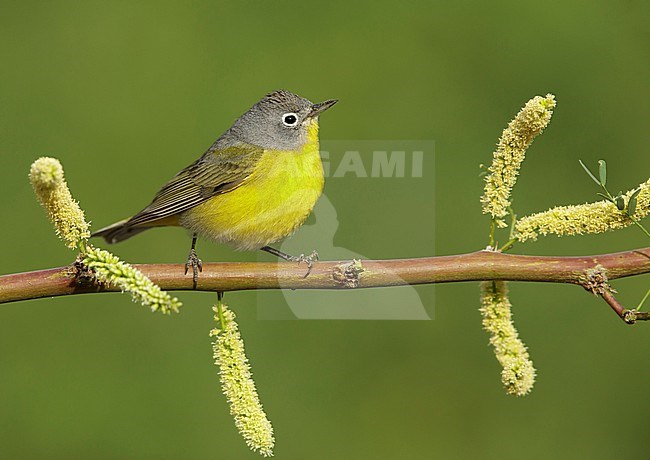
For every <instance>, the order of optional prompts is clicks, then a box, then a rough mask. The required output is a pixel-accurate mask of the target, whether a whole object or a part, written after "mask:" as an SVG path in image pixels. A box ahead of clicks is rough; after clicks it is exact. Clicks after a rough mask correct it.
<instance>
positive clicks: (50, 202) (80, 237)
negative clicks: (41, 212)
mask: <svg viewBox="0 0 650 460" xmlns="http://www.w3.org/2000/svg"><path fill="white" fill-rule="evenodd" d="M29 180H30V182H31V183H32V187H33V188H34V192H36V197H37V198H38V201H40V203H41V205H42V206H43V207H44V208H45V210H46V211H47V214H48V216H49V218H50V220H51V221H52V223H53V224H54V228H55V230H56V234H57V235H58V236H59V238H61V239H62V240H63V242H64V243H65V244H66V246H68V247H69V248H71V249H74V248H77V247H79V246H80V245H81V244H82V243H83V242H84V241H86V240H88V238H90V230H89V225H88V223H87V222H86V220H85V218H84V212H83V211H82V210H81V208H80V207H79V204H78V203H77V202H76V201H75V200H74V199H73V198H72V195H71V194H70V190H69V189H68V185H67V184H66V182H65V178H64V177H63V167H62V166H61V163H60V162H59V160H57V159H56V158H49V157H42V158H39V159H38V160H36V161H35V162H34V163H32V166H31V168H30V170H29Z"/></svg>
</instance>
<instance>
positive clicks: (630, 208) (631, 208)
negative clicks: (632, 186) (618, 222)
mask: <svg viewBox="0 0 650 460" xmlns="http://www.w3.org/2000/svg"><path fill="white" fill-rule="evenodd" d="M639 193H641V188H640V187H639V188H638V189H636V190H635V191H634V192H633V193H632V195H630V199H629V200H628V202H627V215H628V216H633V215H634V213H635V212H636V199H637V197H638V196H639Z"/></svg>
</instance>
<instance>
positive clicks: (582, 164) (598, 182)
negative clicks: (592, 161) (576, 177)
mask: <svg viewBox="0 0 650 460" xmlns="http://www.w3.org/2000/svg"><path fill="white" fill-rule="evenodd" d="M578 161H579V162H580V166H582V169H584V170H585V171H586V172H587V174H589V177H591V178H592V179H593V180H594V182H595V183H597V184H598V185H602V184H601V183H600V181H599V180H598V179H596V176H594V175H593V174H592V173H591V171H589V168H587V167H586V166H585V164H584V163H583V162H582V160H578Z"/></svg>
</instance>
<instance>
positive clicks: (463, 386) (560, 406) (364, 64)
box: [0, 0, 650, 459]
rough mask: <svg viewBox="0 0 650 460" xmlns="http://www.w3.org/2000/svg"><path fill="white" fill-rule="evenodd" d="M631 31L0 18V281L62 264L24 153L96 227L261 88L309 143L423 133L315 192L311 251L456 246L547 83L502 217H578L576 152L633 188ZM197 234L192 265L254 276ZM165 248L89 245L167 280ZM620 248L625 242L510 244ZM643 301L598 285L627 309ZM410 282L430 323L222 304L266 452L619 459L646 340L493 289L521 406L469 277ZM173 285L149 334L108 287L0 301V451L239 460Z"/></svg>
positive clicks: (643, 155) (598, 9)
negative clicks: (508, 328) (245, 367)
mask: <svg viewBox="0 0 650 460" xmlns="http://www.w3.org/2000/svg"><path fill="white" fill-rule="evenodd" d="M649 19H650V5H649V4H648V2H646V1H640V0H638V1H635V0H630V1H625V2H616V1H594V0H591V1H574V0H569V1H565V2H554V3H551V2H549V3H548V4H546V3H544V2H535V3H533V2H529V3H526V2H515V1H506V2H489V3H488V2H409V3H404V4H402V5H399V4H396V3H395V2H383V1H382V2H380V1H373V2H337V1H330V2H323V3H316V2H228V3H224V2H215V1H193V2H140V1H133V2H126V1H113V2H95V1H86V2H62V1H56V2H55V1H51V2H47V1H43V2H34V1H20V2H18V1H15V2H13V1H2V2H0V56H1V58H2V60H1V62H2V66H1V70H0V171H1V180H0V192H1V193H2V200H1V201H0V212H1V213H2V216H3V220H2V221H3V225H2V230H1V232H2V243H0V244H1V245H2V248H1V253H2V257H1V258H0V273H11V272H19V271H28V270H35V269H39V268H46V267H54V266H61V265H65V264H67V263H69V262H70V261H71V260H72V259H73V257H74V254H73V253H71V252H70V251H68V250H66V248H64V247H63V245H62V244H61V243H60V242H59V241H58V240H57V239H56V237H55V236H54V234H53V232H52V229H51V226H50V224H49V223H48V222H47V221H46V219H45V217H44V213H43V211H42V210H41V209H40V208H39V206H38V205H37V203H36V201H35V199H34V197H33V194H32V191H31V189H30V186H29V183H28V181H27V171H28V168H29V165H30V163H31V162H32V161H33V160H34V159H35V158H37V157H38V156H41V155H51V156H55V157H57V158H59V159H60V160H61V161H62V162H63V165H64V167H65V171H66V176H67V179H68V182H69V185H70V186H71V188H72V190H73V193H74V195H75V197H76V198H77V199H78V200H79V201H80V202H81V204H82V206H83V208H84V209H85V211H86V213H87V216H88V218H89V219H91V220H92V221H93V222H95V223H96V227H95V228H98V226H101V225H106V224H109V223H111V222H113V221H115V220H117V219H120V218H123V217H125V216H127V215H128V214H130V213H132V212H134V211H136V210H137V209H139V208H140V207H142V206H143V205H145V204H146V203H147V202H148V200H149V199H150V198H151V196H152V195H153V193H155V191H156V190H157V189H158V187H159V186H161V185H162V184H163V182H164V181H166V180H167V179H169V178H170V177H171V176H172V175H173V174H174V173H176V172H177V171H178V170H179V169H180V168H182V167H184V166H186V165H187V164H189V163H190V162H192V161H193V160H194V159H195V158H197V157H198V156H199V155H200V154H201V153H202V152H203V151H204V149H205V148H206V147H208V146H209V145H210V144H211V143H212V141H213V140H214V139H215V138H216V137H217V136H218V135H219V134H220V133H221V132H223V131H224V130H225V129H226V128H227V127H228V126H229V125H230V123H231V122H232V121H233V120H234V119H235V118H236V117H237V116H239V115H240V114H241V113H242V112H243V111H245V110H246V109H247V108H248V107H249V106H250V105H251V104H252V103H254V102H255V101H256V100H257V99H259V98H260V97H261V96H262V95H263V94H265V93H266V92H268V91H270V90H273V89H276V88H286V89H289V90H292V91H295V92H297V93H299V94H301V95H304V96H305V97H308V98H310V99H312V100H314V101H319V100H323V99H326V98H338V99H340V103H339V104H338V105H337V106H336V107H335V108H333V109H332V110H331V111H330V112H328V113H327V114H326V115H324V116H323V117H322V120H321V129H322V130H321V133H322V138H323V139H324V140H328V139H329V140H338V139H344V140H348V139H349V140H382V139H398V140H399V139H405V140H433V141H434V142H435V145H436V154H435V167H433V166H432V160H433V157H432V156H428V157H427V158H426V159H425V162H426V163H425V171H426V174H425V177H423V178H422V179H420V180H419V181H416V180H414V179H401V180H400V179H396V178H393V179H370V178H368V179H361V178H358V179H357V178H354V177H352V176H346V177H345V178H332V179H331V180H328V182H327V184H326V194H327V197H328V198H329V199H330V201H331V202H332V204H333V206H334V207H335V209H336V213H337V218H338V221H339V227H338V230H337V233H336V235H335V237H334V244H335V246H337V247H346V248H349V249H351V250H353V251H355V252H358V253H360V254H363V255H365V256H366V257H372V258H391V257H413V256H424V255H432V254H434V253H435V254H438V255H443V254H453V253H460V252H469V251H473V250H477V249H479V248H481V247H483V246H484V245H485V244H486V242H487V227H488V221H487V219H486V218H485V217H484V216H482V215H481V213H480V206H479V201H478V199H479V195H480V193H481V191H482V180H481V178H480V177H479V168H478V165H479V164H480V163H488V162H489V160H490V157H491V153H492V150H493V147H494V145H495V143H496V141H497V139H498V137H499V135H500V133H501V130H502V129H503V128H504V126H505V125H506V123H507V122H508V121H509V120H510V119H511V118H512V117H513V116H514V114H515V113H516V112H517V111H518V110H519V109H520V107H521V106H522V105H523V104H524V103H525V102H526V101H527V100H528V99H529V98H531V97H532V96H534V95H537V94H546V93H547V92H552V93H554V94H555V95H556V97H557V100H558V106H557V109H556V112H555V115H554V117H553V121H552V122H551V125H550V127H549V129H548V130H547V131H546V132H545V133H544V134H543V135H542V136H541V137H540V138H539V139H538V140H537V141H536V142H535V144H534V145H533V147H532V148H531V149H530V150H529V156H528V159H527V161H526V162H525V164H524V168H523V170H522V173H521V176H520V181H519V183H518V184H517V187H516V190H515V192H516V193H515V205H516V209H517V212H518V213H519V214H520V215H523V214H527V213H531V212H535V211H539V210H543V209H546V208H548V207H550V206H552V205H555V204H567V203H581V202H585V201H589V200H593V199H594V197H595V195H594V194H595V192H596V189H595V186H594V184H593V183H591V182H590V180H589V179H588V178H587V177H586V175H585V174H584V173H583V172H582V171H581V168H580V166H579V164H578V159H582V160H583V161H585V162H587V163H588V164H595V162H596V161H597V160H598V159H600V158H605V159H607V161H608V165H609V170H610V183H611V185H612V191H614V192H616V191H618V190H619V189H621V190H627V189H630V188H632V187H634V186H636V185H637V184H639V183H640V182H641V181H644V180H646V179H647V178H648V177H649V176H650V167H649V162H648V154H647V145H648V142H649V140H650V139H648V129H647V124H648V109H647V107H648V101H650V87H649V86H648V81H649V78H650V40H649V38H650V37H649V35H648V27H647V24H648V20H649ZM434 170H435V171H434ZM434 193H435V198H434V196H433V195H434ZM199 244H200V246H199V249H200V252H199V254H200V255H201V256H202V257H203V259H204V260H206V261H220V260H256V259H257V258H261V259H263V260H272V259H271V258H270V257H269V258H267V257H265V256H261V257H260V256H258V255H257V254H238V253H234V252H232V251H230V250H229V249H227V248H225V247H221V246H217V245H213V244H209V243H207V242H201V243H199ZM188 245H189V239H188V238H187V234H186V233H185V232H184V231H182V230H178V229H165V230H156V231H152V232H148V233H147V234H145V235H142V236H140V237H138V238H135V239H133V240H129V241H128V242H125V243H123V244H120V245H118V246H115V247H112V248H111V249H112V250H114V251H115V252H116V253H117V254H118V255H120V256H121V257H123V258H124V259H126V260H128V261H132V262H154V261H155V262H176V263H178V262H181V261H183V260H184V258H185V256H186V254H187V250H188ZM648 245H649V244H648V240H647V238H645V237H644V236H643V235H642V234H641V232H640V231H638V230H636V229H626V230H624V231H620V232H617V233H612V234H607V235H597V236H592V237H582V238H566V239H557V238H554V237H553V238H547V239H543V240H540V241H538V242H536V243H530V244H526V245H525V246H522V245H519V246H518V247H516V248H515V251H514V252H524V253H531V254H549V255H550V254H554V255H557V254H561V255H580V254H590V253H602V252H613V251H618V250H624V249H630V248H635V247H642V246H648ZM305 249H306V250H310V249H312V248H305ZM321 255H322V256H323V257H324V258H329V257H328V254H327V253H321ZM649 284H650V283H649V282H648V278H647V277H638V278H635V279H628V280H622V281H617V282H616V283H615V284H614V286H615V287H616V288H617V289H619V291H620V299H621V300H622V301H623V302H624V303H625V304H626V305H629V306H635V305H636V303H637V302H638V301H639V300H640V298H641V297H642V295H643V294H644V292H645V291H646V289H647V288H648V287H649ZM417 291H418V293H419V294H420V297H421V299H422V301H423V303H424V305H425V306H426V308H427V311H428V313H429V315H430V316H431V317H432V318H434V319H433V320H432V321H260V320H259V319H258V318H259V317H260V316H263V311H265V310H264V309H267V308H269V309H270V308H274V307H277V306H278V305H282V303H283V302H284V301H283V298H282V296H281V295H280V294H279V293H277V292H260V293H255V292H251V293H231V294H228V295H227V301H228V303H229V304H231V306H232V307H233V308H234V309H235V311H236V312H237V313H238V317H239V323H240V327H241V330H242V333H243V335H244V337H245V339H246V345H247V352H248V355H249V357H250V359H251V361H252V364H253V371H254V373H255V377H256V382H257V385H258V388H259V391H260V393H261V397H262V401H263V403H264V405H265V409H266V411H267V413H268V414H269V416H270V418H271V420H272V422H273V424H274V427H275V430H276V438H277V447H276V456H277V458H281V459H284V458H286V459H305V458H309V459H332V458H342V459H348V458H350V459H352V458H354V459H361V458H372V459H392V458H415V459H417V458H476V457H480V458H548V457H549V456H560V455H561V456H563V457H565V458H576V457H583V458H584V457H588V458H611V457H613V456H616V457H617V458H635V457H637V458H638V457H642V456H647V452H648V447H649V444H650V442H649V441H648V438H647V429H648V425H647V424H648V408H649V406H650V396H649V395H648V392H647V391H645V388H646V385H647V383H648V381H649V380H650V366H648V350H649V345H650V329H648V327H649V325H647V324H640V325H637V326H635V327H626V326H624V325H623V324H622V322H621V321H619V320H618V319H617V318H616V317H615V316H614V314H613V313H612V312H611V311H610V310H609V309H608V307H607V306H606V305H605V304H604V303H603V302H602V301H598V299H596V298H594V297H593V296H590V295H587V294H586V293H585V292H584V291H582V290H581V289H579V288H577V287H571V286H555V285H540V284H525V283H519V284H514V285H512V286H511V291H512V296H511V300H512V302H513V304H514V305H515V311H514V314H515V318H516V323H517V326H518V329H519V332H520V334H521V335H522V337H523V339H524V341H525V342H526V344H527V345H528V346H529V348H530V351H531V355H532V358H533V360H534V362H535V365H536V367H537V369H538V372H539V376H538V381H537V384H536V386H535V389H534V391H533V393H532V394H531V395H529V396H527V397H524V398H513V397H509V396H506V395H505V393H504V391H503V389H502V388H501V384H500V380H499V371H500V369H499V367H498V365H497V362H496V360H495V358H494V356H493V354H492V350H491V349H490V348H489V347H488V345H487V341H488V337H487V335H486V334H485V333H484V331H482V330H481V324H480V315H479V313H478V311H477V308H478V289H477V285H476V283H460V284H454V285H440V286H436V287H435V288H434V287H433V286H424V287H418V288H417ZM312 294H313V295H314V296H318V295H319V293H318V292H313V293H312ZM345 295H346V294H345V293H340V296H345ZM179 296H180V298H181V299H182V300H183V301H184V302H185V308H184V309H183V311H182V313H181V314H180V315H174V316H172V317H162V316H160V315H154V314H151V313H149V312H148V311H147V310H146V309H145V308H143V307H141V306H138V305H135V304H132V303H131V302H130V301H129V299H128V298H127V297H126V296H120V295H118V294H109V295H84V296H75V297H67V298H56V299H42V300H37V301H29V302H21V303H14V304H7V305H2V306H1V313H0V318H1V320H0V456H2V457H3V458H21V459H30V458H51V459H59V458H66V459H69V458H97V459H102V458H106V459H109V458H111V459H112V458H134V459H135V458H161V459H163V458H169V459H172V458H188V459H204V458H205V459H208V458H242V459H244V458H257V455H256V454H253V453H251V452H249V451H248V449H247V447H246V446H245V444H244V442H243V441H242V439H241V438H240V437H239V435H238V433H237V432H236V430H235V427H234V423H233V421H232V419H231V418H230V416H229V415H228V408H227V405H226V403H225V401H224V398H223V396H222V395H221V394H220V389H219V383H218V379H217V373H216V368H215V367H214V366H213V365H212V364H211V361H212V358H211V348H210V339H209V337H208V331H209V329H210V328H211V327H212V312H211V309H210V307H211V305H212V302H213V300H214V296H213V295H211V294H209V293H179ZM395 308H399V305H396V306H395ZM258 310H259V311H260V312H258Z"/></svg>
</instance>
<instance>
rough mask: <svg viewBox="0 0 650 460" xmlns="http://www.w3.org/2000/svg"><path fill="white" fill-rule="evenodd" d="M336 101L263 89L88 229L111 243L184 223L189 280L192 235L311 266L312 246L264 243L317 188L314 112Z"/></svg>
mask: <svg viewBox="0 0 650 460" xmlns="http://www.w3.org/2000/svg"><path fill="white" fill-rule="evenodd" d="M336 102H337V101H336V100H334V99H330V100H327V101H325V102H321V103H319V104H313V103H311V102H310V101H308V100H307V99H305V98H302V97H300V96H298V95H296V94H293V93H290V92H289V91H284V90H279V91H274V92H272V93H270V94H267V95H266V96H265V97H264V98H262V100H260V101H259V102H257V103H256V104H255V105H254V106H253V107H252V108H251V109H250V110H248V112H246V113H245V114H243V115H242V116H241V117H239V118H238V119H237V120H236V121H235V122H234V123H233V125H232V126H231V127H230V128H229V129H228V130H227V131H226V132H225V133H224V134H222V135H221V137H219V139H217V140H216V141H215V142H214V144H212V146H211V147H210V148H209V149H208V150H207V151H206V152H205V153H204V154H203V155H202V156H201V158H199V159H198V160H197V161H195V162H194V163H192V164H191V165H189V166H188V167H187V168H185V169H183V170H182V171H181V172H179V173H178V174H176V176H174V178H173V179H172V180H170V181H169V182H167V184H165V185H164V186H163V187H162V188H161V189H160V191H158V193H157V194H156V196H155V197H154V199H153V201H152V202H151V204H150V205H149V206H147V207H146V208H144V209H143V210H142V211H140V212H139V213H137V214H136V215H134V216H133V217H131V218H129V219H125V220H122V221H120V222H117V223H115V224H113V225H110V226H108V227H106V228H103V229H101V230H98V231H97V232H95V233H93V235H92V236H102V237H104V239H106V241H107V242H108V243H117V242H119V241H122V240H125V239H127V238H130V237H132V236H134V235H136V234H138V233H140V232H142V231H144V230H147V229H149V228H153V227H163V226H180V227H184V228H187V229H189V230H190V231H191V232H192V233H193V237H192V249H191V250H190V254H189V256H188V259H187V263H186V264H185V273H187V271H188V269H189V267H190V266H192V270H193V275H194V284H195V286H196V282H197V277H198V271H200V270H201V269H202V262H201V259H199V258H198V256H197V255H196V249H195V248H196V239H197V237H198V236H199V235H200V236H203V237H205V238H208V239H211V240H214V241H217V242H220V243H227V244H229V245H231V246H232V247H234V248H235V249H236V250H256V249H261V250H263V251H266V252H269V253H271V254H274V255H276V256H277V257H280V258H282V259H284V260H288V261H297V262H306V263H307V266H308V269H310V268H311V266H312V264H313V262H314V261H315V260H317V259H318V254H317V253H316V252H315V251H314V252H313V253H312V254H311V255H309V256H305V255H304V254H303V255H300V256H298V257H295V256H290V255H288V254H285V253H283V252H281V251H279V250H277V249H274V248H272V247H270V246H269V244H272V243H275V242H277V241H279V240H281V239H283V238H285V237H286V236H288V235H290V234H292V233H293V232H294V231H295V230H296V229H297V228H298V227H299V226H300V225H302V224H303V222H304V221H305V219H307V216H309V214H310V213H311V211H312V209H313V208H314V205H315V204H316V201H317V200H318V198H319V197H320V195H321V192H322V191H323V184H324V176H323V165H322V163H321V158H320V151H319V145H318V116H319V115H320V114H321V113H322V112H323V111H325V110H327V109H328V108H330V107H332V106H333V105H334V104H336ZM308 273H309V272H308Z"/></svg>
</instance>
